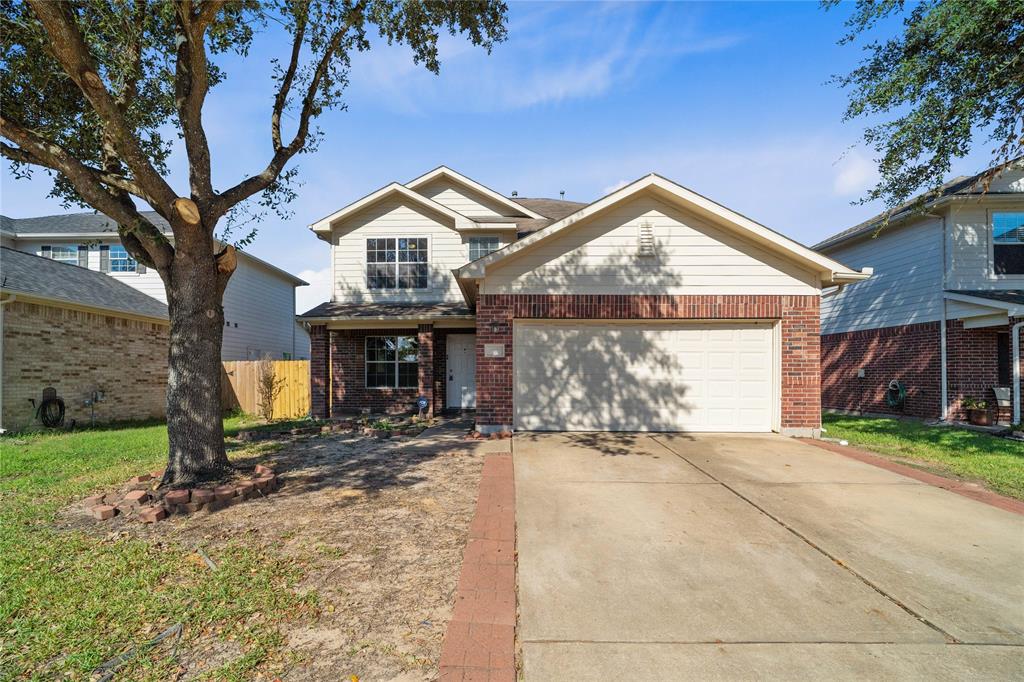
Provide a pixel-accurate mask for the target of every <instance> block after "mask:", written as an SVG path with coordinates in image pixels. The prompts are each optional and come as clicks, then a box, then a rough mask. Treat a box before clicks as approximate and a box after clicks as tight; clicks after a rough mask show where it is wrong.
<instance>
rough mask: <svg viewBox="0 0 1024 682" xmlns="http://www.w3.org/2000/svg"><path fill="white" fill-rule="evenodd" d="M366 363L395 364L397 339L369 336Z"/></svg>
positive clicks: (367, 338)
mask: <svg viewBox="0 0 1024 682" xmlns="http://www.w3.org/2000/svg"><path fill="white" fill-rule="evenodd" d="M366 361H367V362H394V361H395V337H393V336H368V337H366Z"/></svg>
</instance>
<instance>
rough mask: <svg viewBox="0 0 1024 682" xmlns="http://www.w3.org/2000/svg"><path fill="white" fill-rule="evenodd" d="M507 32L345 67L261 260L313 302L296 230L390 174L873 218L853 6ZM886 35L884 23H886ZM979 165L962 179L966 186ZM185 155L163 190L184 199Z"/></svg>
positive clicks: (822, 218) (788, 221)
mask: <svg viewBox="0 0 1024 682" xmlns="http://www.w3.org/2000/svg"><path fill="white" fill-rule="evenodd" d="M509 6H510V12H509V39H508V41H507V42H505V43H502V44H500V45H497V46H496V47H495V49H494V50H493V52H492V53H491V54H490V55H487V53H486V52H484V51H483V50H481V49H479V48H474V47H471V46H470V45H469V44H468V43H467V42H466V41H464V40H462V39H461V38H458V37H447V36H446V37H444V38H443V39H442V42H441V63H442V66H441V74H440V76H434V75H433V74H431V73H429V72H427V71H426V70H425V69H423V68H421V67H417V66H415V65H413V63H412V59H411V57H410V53H409V51H408V50H407V49H405V48H402V47H397V46H396V47H391V46H387V45H384V44H378V45H374V48H373V49H372V50H371V51H370V52H368V53H363V54H360V55H358V56H357V57H356V58H355V59H354V60H353V68H352V74H351V84H350V87H349V89H348V92H347V96H346V102H347V104H348V110H347V111H335V112H329V113H327V114H326V115H324V116H323V117H322V118H321V119H320V121H319V125H320V127H321V128H322V129H323V130H324V131H325V133H326V137H325V139H324V142H323V143H322V144H321V146H320V148H319V150H318V152H317V153H316V154H315V155H312V156H310V155H305V156H301V157H300V158H299V166H300V168H301V179H302V183H303V184H302V186H301V187H300V188H299V190H298V191H299V198H298V200H297V201H296V202H295V203H294V204H293V205H292V209H293V210H294V214H295V215H294V217H293V218H292V219H290V220H288V221H281V220H278V219H276V218H274V217H271V218H269V219H268V220H267V221H265V222H264V223H263V224H262V226H261V228H260V234H259V236H258V237H257V240H256V242H255V243H254V244H253V245H252V246H251V247H249V249H250V251H251V252H252V253H254V254H255V255H257V256H259V257H261V258H264V259H266V260H269V261H271V262H273V263H274V264H275V265H278V266H280V267H283V268H285V269H287V270H290V271H292V272H295V273H297V274H299V275H300V276H302V277H304V278H305V279H307V280H309V281H311V282H312V283H313V284H314V286H313V287H309V288H306V290H305V291H303V290H300V296H299V308H300V309H303V310H304V309H306V308H308V307H312V306H313V305H315V304H316V303H318V302H320V301H322V300H325V298H326V297H327V296H328V292H329V288H328V282H327V279H328V277H327V267H328V246H327V244H325V243H324V242H322V241H319V240H317V239H316V238H315V237H313V236H312V234H311V233H310V232H309V231H308V229H307V226H308V225H309V223H311V222H312V221H313V220H315V219H317V218H319V217H322V216H323V215H326V214H328V213H330V212H332V211H334V210H336V209H337V208H340V207H341V206H343V205H345V204H347V203H349V202H350V201H352V200H354V199H356V198H358V197H360V196H363V195H364V194H366V193H368V192H370V191H373V190H374V189H377V188H378V187H380V186H382V185H384V184H387V183H388V182H391V181H399V182H405V181H408V180H410V179H412V178H414V177H416V176H418V175H420V174H422V173H424V172H426V171H427V170H430V169H432V168H434V167H436V166H438V165H441V164H444V165H447V166H450V167H452V168H454V169H456V170H458V171H460V172H462V173H465V174H467V175H469V176H471V177H473V178H474V179H476V180H478V181H480V182H482V183H484V184H485V185H488V186H490V187H492V188H494V189H496V190H498V191H500V192H503V193H505V194H508V193H510V192H512V191H513V190H516V191H518V192H519V195H520V196H530V197H537V196H546V197H558V193H559V192H560V191H562V190H564V191H565V193H566V198H567V199H574V200H578V201H592V200H594V199H596V198H598V197H600V196H602V195H604V194H606V193H607V192H608V191H610V190H612V189H614V188H616V187H617V186H620V185H621V184H623V183H625V182H627V181H630V180H633V179H635V178H637V177H640V176H642V175H644V174H646V173H648V172H651V171H654V172H658V173H661V174H662V175H665V176H667V177H669V178H671V179H673V180H676V181H677V182H679V183H681V184H683V185H686V186H687V187H690V188H691V189H693V190H695V191H697V192H700V193H701V194H704V195H706V196H709V197H711V198H712V199H714V200H716V201H718V202H720V203H722V204H725V205H727V206H729V207H730V208H733V209H735V210H737V211H739V212H740V213H743V214H745V215H747V216H749V217H751V218H753V219H755V220H757V221H759V222H761V223H763V224H765V225H768V226H769V227H772V228H773V229H776V230H779V231H780V232H783V233H785V234H787V235H789V236H791V237H793V238H795V239H796V240H798V241H800V242H803V243H805V244H813V243H815V242H816V241H818V240H820V239H821V238H823V237H825V236H827V235H828V234H830V233H832V232H835V231H838V230H840V229H842V228H844V227H847V226H849V225H851V224H854V223H856V222H859V221H860V220H862V219H864V218H866V217H868V216H870V215H871V214H873V213H874V212H877V210H878V207H877V206H852V205H851V202H852V201H854V200H856V199H857V198H858V197H859V196H860V195H861V193H862V192H863V191H864V190H865V189H867V188H868V187H869V186H870V185H871V184H872V181H873V179H874V177H875V176H874V166H873V164H872V162H871V154H870V153H869V150H866V149H865V148H863V146H858V144H857V143H858V141H859V139H860V134H861V131H862V126H863V122H861V121H854V122H850V123H843V122H842V114H843V110H844V107H845V104H846V95H845V93H844V92H842V91H841V90H839V89H838V88H837V87H836V86H835V85H832V84H830V83H828V79H829V77H830V76H831V75H832V74H835V73H840V72H845V71H848V70H849V69H850V68H852V67H853V66H854V65H855V64H856V62H857V60H858V59H859V57H860V55H861V53H860V47H859V45H853V46H850V45H847V46H842V47H840V46H837V45H836V40H837V39H838V38H839V36H840V35H842V33H843V25H842V21H843V18H844V17H845V16H846V9H845V8H840V9H838V10H833V11H830V12H825V11H823V10H821V9H820V8H819V6H818V4H817V3H816V2H803V3H787V4H776V3H737V4H731V3H711V4H696V3H670V4H653V3H650V4H648V3H626V4H597V3H584V2H578V3H521V2H510V3H509ZM890 25H892V24H890ZM282 38H283V36H281V35H280V34H278V33H275V32H274V31H271V32H268V33H266V34H264V35H262V36H261V37H260V38H259V39H258V41H257V43H256V45H255V48H254V50H253V51H252V53H251V54H250V56H249V57H248V58H247V59H245V60H241V59H232V60H229V61H227V62H226V63H225V67H226V69H227V71H228V76H229V79H228V81H227V82H226V83H225V84H223V85H221V86H220V87H218V88H217V89H215V90H214V91H213V92H212V93H211V95H210V97H209V99H208V103H207V108H206V111H205V118H206V121H207V124H208V128H207V130H208V135H209V138H210V142H211V145H212V151H213V159H214V166H215V182H216V184H217V186H218V187H227V186H229V185H231V184H234V183H235V182H237V180H238V179H240V178H242V177H244V176H245V175H247V174H252V173H255V172H257V171H258V170H259V169H261V168H262V167H263V166H264V165H265V164H266V161H267V159H268V158H269V155H270V135H269V111H270V104H271V84H270V79H269V77H268V73H269V68H268V63H269V59H270V58H271V57H272V56H273V55H275V54H279V55H282V56H283V54H284V52H283V50H284V49H285V47H284V45H285V44H284V42H283V41H282ZM984 161H985V159H984V158H983V157H978V156H977V155H975V157H971V158H968V159H965V160H963V161H962V162H961V163H960V164H958V165H957V167H956V168H954V171H955V172H958V173H973V172H976V171H978V170H981V168H982V167H983V166H984ZM183 168H184V166H183V165H181V163H180V161H179V162H178V163H177V164H176V165H175V171H176V172H175V173H174V178H173V180H174V184H175V187H176V188H178V190H179V192H181V193H183V194H184V193H186V187H187V183H186V182H184V178H185V175H184V173H183V172H182V170H183ZM0 190H2V197H0V204H2V211H3V213H4V214H5V215H9V216H14V217H23V216H30V215H44V214H48V213H59V212H61V211H62V209H61V207H60V205H59V203H58V202H56V201H54V200H50V199H47V198H46V194H47V191H48V190H49V181H48V180H47V179H46V176H45V175H44V174H42V173H39V174H37V177H36V178H35V179H34V180H33V181H31V182H24V181H15V180H14V179H13V177H12V176H11V174H10V172H9V168H8V167H7V165H6V164H5V165H4V171H3V176H2V178H0Z"/></svg>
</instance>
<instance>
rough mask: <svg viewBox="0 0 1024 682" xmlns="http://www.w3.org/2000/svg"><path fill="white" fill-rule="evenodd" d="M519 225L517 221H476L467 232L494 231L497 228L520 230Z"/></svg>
mask: <svg viewBox="0 0 1024 682" xmlns="http://www.w3.org/2000/svg"><path fill="white" fill-rule="evenodd" d="M518 229H519V226H518V225H516V224H515V223H474V224H473V227H471V228H469V229H467V230H466V231H467V232H482V231H484V230H486V231H487V232H493V231H496V230H518Z"/></svg>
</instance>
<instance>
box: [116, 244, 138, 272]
mask: <svg viewBox="0 0 1024 682" xmlns="http://www.w3.org/2000/svg"><path fill="white" fill-rule="evenodd" d="M138 267H139V264H138V263H136V262H135V259H134V258H132V257H131V256H130V255H129V254H128V250H127V249H126V248H124V247H123V246H121V245H120V244H112V245H111V246H110V271H111V272H135V271H136V270H137V269H138Z"/></svg>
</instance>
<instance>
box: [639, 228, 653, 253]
mask: <svg viewBox="0 0 1024 682" xmlns="http://www.w3.org/2000/svg"><path fill="white" fill-rule="evenodd" d="M636 253H637V255H638V256H653V255H654V228H653V227H651V224H650V223H640V239H639V242H638V247H637V251H636Z"/></svg>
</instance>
